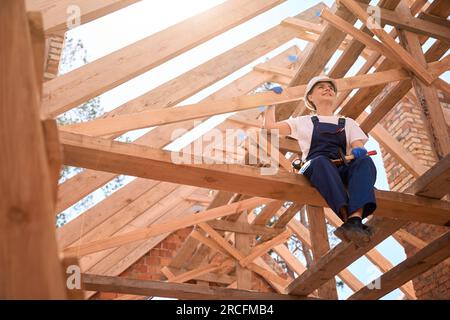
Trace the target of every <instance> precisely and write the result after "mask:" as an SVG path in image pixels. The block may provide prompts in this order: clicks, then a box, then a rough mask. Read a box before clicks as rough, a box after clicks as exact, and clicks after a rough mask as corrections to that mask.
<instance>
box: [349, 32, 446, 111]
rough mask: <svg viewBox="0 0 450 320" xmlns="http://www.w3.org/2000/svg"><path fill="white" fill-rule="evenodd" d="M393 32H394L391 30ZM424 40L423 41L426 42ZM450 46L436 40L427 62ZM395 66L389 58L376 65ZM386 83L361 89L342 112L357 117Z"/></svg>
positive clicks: (385, 67)
mask: <svg viewBox="0 0 450 320" xmlns="http://www.w3.org/2000/svg"><path fill="white" fill-rule="evenodd" d="M391 33H392V32H391ZM425 40H426V39H424V40H422V42H421V43H423V42H425ZM447 49H448V46H447V45H446V44H445V43H443V42H441V41H439V40H438V41H436V42H435V43H434V44H433V45H432V46H431V47H430V48H429V49H428V50H427V52H426V54H425V58H426V60H427V62H431V61H435V60H438V59H439V58H440V57H441V56H442V55H444V54H445V52H446V51H447ZM393 67H395V64H393V63H392V62H391V61H389V60H383V62H382V63H381V64H380V65H379V66H377V67H376V72H380V71H385V70H388V69H390V68H393ZM384 87H385V86H384V85H380V86H376V87H371V88H370V89H361V90H358V92H357V93H356V94H355V95H354V96H353V97H352V98H351V99H350V100H349V101H348V102H347V103H346V104H345V105H344V106H342V109H341V114H343V115H346V116H348V117H351V118H353V119H356V118H357V117H358V116H359V115H360V114H361V113H362V112H363V111H364V109H365V108H366V107H367V106H368V105H369V104H370V102H372V100H373V99H375V97H376V96H378V94H379V93H381V92H382V91H383V89H384Z"/></svg>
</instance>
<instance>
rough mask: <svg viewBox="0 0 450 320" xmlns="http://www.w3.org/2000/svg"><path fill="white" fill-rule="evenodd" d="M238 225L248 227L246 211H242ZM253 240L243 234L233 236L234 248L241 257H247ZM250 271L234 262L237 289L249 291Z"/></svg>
mask: <svg viewBox="0 0 450 320" xmlns="http://www.w3.org/2000/svg"><path fill="white" fill-rule="evenodd" d="M237 222H238V223H241V224H243V225H244V226H248V227H249V226H250V225H249V223H248V218H247V211H244V212H242V213H241V214H240V216H239V218H238V219H237ZM253 238H254V237H252V236H251V235H250V236H249V235H248V234H245V233H239V232H236V234H235V246H236V249H237V250H238V251H240V252H241V253H242V254H243V255H245V256H247V255H249V254H250V252H251V246H252V245H253ZM252 278H253V275H252V271H251V270H248V269H247V268H245V266H244V265H241V264H240V263H239V261H237V262H236V281H237V288H238V289H243V290H251V289H252Z"/></svg>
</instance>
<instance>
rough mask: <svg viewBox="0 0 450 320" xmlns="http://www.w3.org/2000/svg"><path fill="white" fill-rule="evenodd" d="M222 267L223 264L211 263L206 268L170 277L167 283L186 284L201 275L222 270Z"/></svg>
mask: <svg viewBox="0 0 450 320" xmlns="http://www.w3.org/2000/svg"><path fill="white" fill-rule="evenodd" d="M224 265H225V264H218V263H211V264H209V265H206V266H203V267H200V268H197V269H194V270H189V271H187V272H184V273H182V274H179V275H177V276H174V277H170V278H169V281H170V282H176V283H183V282H187V281H189V280H191V279H193V278H195V277H197V276H201V275H203V274H207V273H210V272H214V271H217V270H219V269H221V268H223V267H224Z"/></svg>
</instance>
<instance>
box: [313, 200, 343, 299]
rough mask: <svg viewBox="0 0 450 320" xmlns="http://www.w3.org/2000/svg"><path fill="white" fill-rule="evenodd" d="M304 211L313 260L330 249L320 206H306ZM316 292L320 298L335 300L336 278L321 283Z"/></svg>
mask: <svg viewBox="0 0 450 320" xmlns="http://www.w3.org/2000/svg"><path fill="white" fill-rule="evenodd" d="M306 213H307V215H308V223H309V234H310V235H311V249H312V253H313V257H314V262H315V261H317V260H319V259H320V258H322V257H323V256H324V255H325V254H326V253H327V252H328V251H329V250H330V242H329V241H328V232H327V225H326V222H325V213H324V210H323V208H322V207H315V206H307V207H306ZM318 292H319V297H320V298H324V299H334V300H337V299H338V295H337V291H336V280H335V279H334V278H332V279H331V280H330V281H328V282H327V283H325V284H324V285H322V286H321V287H320V288H319V290H318Z"/></svg>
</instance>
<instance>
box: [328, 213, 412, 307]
mask: <svg viewBox="0 0 450 320" xmlns="http://www.w3.org/2000/svg"><path fill="white" fill-rule="evenodd" d="M325 216H326V217H327V220H328V221H329V222H330V223H331V224H332V225H333V226H334V227H336V228H337V227H340V226H341V225H342V221H341V220H340V219H339V218H338V217H337V216H336V214H335V213H334V212H332V211H330V210H329V209H325ZM365 256H366V258H367V259H369V261H370V262H372V263H373V264H374V265H375V266H376V267H378V269H380V271H381V272H387V271H389V270H390V269H392V268H393V265H392V263H391V262H390V261H389V260H387V259H386V258H385V257H384V256H383V255H382V254H381V253H380V252H379V251H378V250H377V249H376V248H373V249H371V250H369V251H368V252H367V253H366V254H365ZM363 286H364V285H363ZM363 286H359V288H358V289H357V290H354V291H358V290H360V289H361V288H362V287H363ZM399 289H400V290H401V291H402V292H403V293H404V294H405V295H406V297H407V298H408V299H416V295H415V292H414V287H413V285H412V283H407V284H405V285H403V286H401V287H400V288H399Z"/></svg>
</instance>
